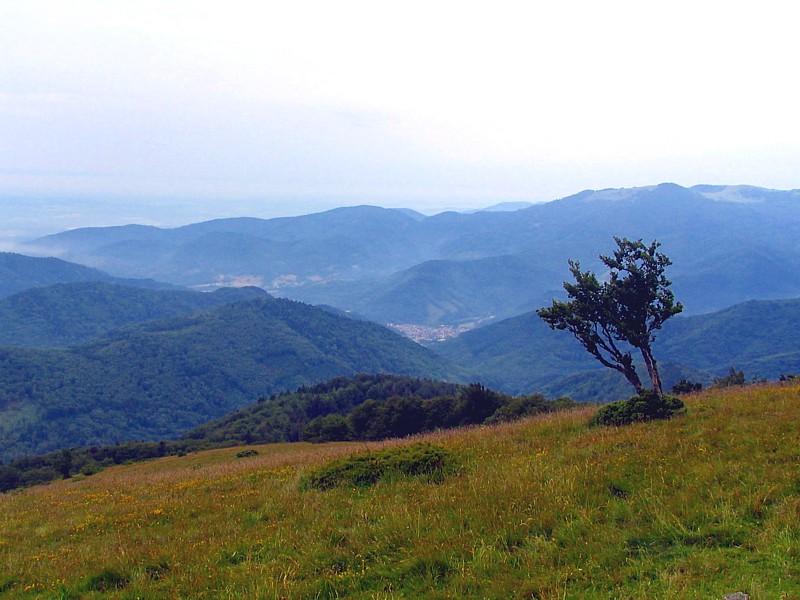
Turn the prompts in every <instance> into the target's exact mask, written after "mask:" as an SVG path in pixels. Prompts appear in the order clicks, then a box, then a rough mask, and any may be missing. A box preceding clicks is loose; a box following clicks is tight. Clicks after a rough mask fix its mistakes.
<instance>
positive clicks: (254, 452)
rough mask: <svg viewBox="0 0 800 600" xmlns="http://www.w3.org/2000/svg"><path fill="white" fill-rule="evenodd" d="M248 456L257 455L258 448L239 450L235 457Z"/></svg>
mask: <svg viewBox="0 0 800 600" xmlns="http://www.w3.org/2000/svg"><path fill="white" fill-rule="evenodd" d="M248 456H258V450H253V449H252V448H250V449H248V450H239V452H237V453H236V458H247V457H248Z"/></svg>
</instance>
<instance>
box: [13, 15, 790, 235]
mask: <svg viewBox="0 0 800 600" xmlns="http://www.w3.org/2000/svg"><path fill="white" fill-rule="evenodd" d="M790 10H793V9H792V6H791V3H788V2H785V0H781V1H770V0H760V1H759V2H704V1H703V0H693V1H691V2H683V1H672V2H658V3H655V2H642V1H641V0H639V1H631V2H620V1H614V0H610V1H609V0H606V1H604V2H597V1H590V2H570V1H560V2H537V1H532V0H529V1H527V2H500V1H497V0H495V1H493V2H491V3H489V2H481V3H478V2H465V1H460V2H436V1H434V0H427V1H426V2H412V1H407V0H405V1H403V2H380V1H374V0H373V1H370V2H347V1H344V0H337V1H335V2H331V1H326V2H304V1H298V0H291V1H281V2H272V1H260V2H237V1H235V0H227V1H224V2H223V1H220V2H204V1H199V0H192V1H187V2H182V1H169V0H158V1H152V2H150V1H145V0H136V1H130V2H129V1H124V0H98V1H85V0H60V1H54V2H48V1H37V0H24V1H23V0H0V196H4V197H15V198H20V200H19V202H24V200H23V199H24V198H37V199H39V201H41V200H42V199H49V198H54V197H69V198H72V199H73V200H77V201H79V200H80V199H82V198H87V199H88V198H93V199H94V200H93V201H94V202H98V200H97V199H98V198H100V199H102V201H103V202H104V203H106V205H113V203H114V202H118V203H120V206H122V204H124V202H127V203H128V204H130V203H131V199H137V198H148V199H150V200H149V201H150V202H153V201H155V200H153V199H158V200H157V202H156V203H157V204H158V203H160V204H162V205H164V206H166V205H169V204H170V203H172V202H173V201H174V207H176V210H178V209H180V210H190V209H191V207H192V206H194V207H195V208H197V207H205V210H207V213H208V214H210V215H213V214H216V213H219V214H223V213H226V212H230V213H236V212H237V211H238V212H241V211H248V212H250V213H251V214H256V213H260V214H262V215H267V216H268V215H269V214H273V213H274V214H277V213H286V214H290V213H295V214H296V213H298V212H308V211H309V210H317V209H319V208H326V207H329V206H332V205H341V204H358V203H372V204H379V205H384V206H408V207H412V208H418V209H421V210H427V211H430V210H435V209H441V208H444V207H452V206H458V207H470V206H486V205H489V204H494V203H496V202H502V201H506V200H531V201H539V200H550V199H554V198H558V197H562V196H566V195H569V194H572V193H575V192H578V191H580V190H582V189H585V188H605V187H629V186H636V185H650V184H655V183H660V182H664V181H673V182H676V183H679V184H681V185H693V184H697V183H727V184H739V183H746V184H752V185H759V186H764V187H772V188H779V189H788V188H798V187H800V118H799V117H798V107H799V106H800V78H798V76H797V57H798V56H800V37H798V35H797V22H796V18H795V15H794V12H793V11H792V13H789V11H790ZM123 199H124V200H123ZM180 207H183V208H180ZM209 207H210V208H209ZM215 211H216V213H215ZM186 220H193V219H191V218H187V219H186Z"/></svg>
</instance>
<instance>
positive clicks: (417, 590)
mask: <svg viewBox="0 0 800 600" xmlns="http://www.w3.org/2000/svg"><path fill="white" fill-rule="evenodd" d="M686 404H687V407H688V410H687V413H686V415H684V416H681V417H678V418H675V419H673V420H671V421H664V422H654V423H648V424H638V425H633V426H629V427H623V428H590V427H589V426H587V422H588V420H589V419H590V417H591V415H592V414H593V411H594V410H595V409H593V408H591V407H585V408H581V409H577V410H573V411H570V412H565V413H558V414H554V415H545V416H541V417H536V418H532V419H528V420H524V421H519V422H515V423H510V424H503V425H498V426H492V427H481V428H468V429H460V430H452V431H444V432H439V433H434V434H431V435H425V436H419V437H416V438H410V439H404V440H394V441H388V442H383V443H369V444H364V443H337V444H323V445H309V444H277V445H271V446H259V447H256V450H257V451H258V455H257V456H249V457H242V458H237V456H236V454H237V452H238V451H239V450H241V449H240V448H239V449H237V448H230V449H225V450H215V451H209V452H204V453H197V454H192V455H188V456H184V457H169V458H164V459H159V460H154V461H150V462H146V463H139V464H135V465H128V466H121V467H115V468H112V469H109V470H107V471H104V472H103V473H100V474H97V475H93V476H91V477H86V478H79V477H75V478H73V479H70V480H64V481H59V482H56V483H53V484H50V485H46V486H41V487H37V488H31V489H27V490H21V491H16V492H12V493H8V494H5V495H0V598H5V597H8V598H40V597H42V598H344V597H347V598H386V599H388V598H465V597H466V598H541V599H551V598H552V599H555V598H597V599H608V598H620V599H622V598H640V599H645V598H647V599H653V598H681V599H684V598H703V599H705V598H719V599H721V598H722V597H723V595H724V594H727V593H732V592H736V591H742V592H746V593H748V594H750V597H751V598H753V599H762V598H769V599H773V598H775V599H778V598H782V599H800V444H798V442H799V441H800V386H798V385H797V384H795V385H793V386H790V385H784V386H778V385H772V386H750V387H744V388H730V389H726V390H713V391H708V392H704V393H701V394H697V395H695V396H692V397H688V398H686ZM420 440H424V441H427V442H430V443H432V444H436V445H440V446H442V447H444V448H446V449H447V450H448V451H449V452H450V454H452V455H453V456H454V457H455V458H456V460H457V464H458V468H457V469H456V472H455V473H453V474H450V475H448V476H447V477H445V478H444V480H443V481H440V482H431V481H430V480H425V479H419V478H413V477H395V478H389V479H385V480H382V481H379V482H378V483H377V484H376V485H373V486H371V487H362V488H348V487H336V488H333V489H329V490H326V491H320V490H315V489H308V488H307V486H303V485H302V480H303V477H304V475H306V474H307V473H309V472H310V470H312V469H314V468H317V467H319V466H322V465H325V464H328V463H330V462H331V461H333V460H335V459H337V458H340V457H344V456H347V455H350V454H352V453H355V452H368V451H375V450H377V449H379V448H387V447H392V446H396V445H403V444H409V443H414V442H417V441H420Z"/></svg>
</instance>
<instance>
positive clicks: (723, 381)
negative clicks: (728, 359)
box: [714, 367, 747, 388]
mask: <svg viewBox="0 0 800 600" xmlns="http://www.w3.org/2000/svg"><path fill="white" fill-rule="evenodd" d="M746 382H747V381H746V379H745V377H744V371H737V370H736V369H734V368H733V367H730V368H729V369H728V374H727V375H725V376H723V377H715V378H714V387H718V388H723V387H733V386H735V385H744V384H745V383H746Z"/></svg>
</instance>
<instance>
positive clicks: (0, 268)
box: [0, 252, 176, 298]
mask: <svg viewBox="0 0 800 600" xmlns="http://www.w3.org/2000/svg"><path fill="white" fill-rule="evenodd" d="M79 281H104V282H106V283H117V284H120V285H129V286H135V287H143V288H154V289H176V286H174V285H169V284H166V283H159V282H157V281H153V280H152V279H129V278H124V277H112V276H111V275H109V274H108V273H104V272H103V271H98V270H97V269H92V268H90V267H85V266H83V265H79V264H75V263H71V262H67V261H65V260H61V259H58V258H39V257H34V256H25V255H23V254H15V253H13V252H0V298H2V297H4V296H10V295H12V294H16V293H17V292H21V291H23V290H27V289H30V288H35V287H40V286H45V285H53V284H56V283H75V282H79Z"/></svg>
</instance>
